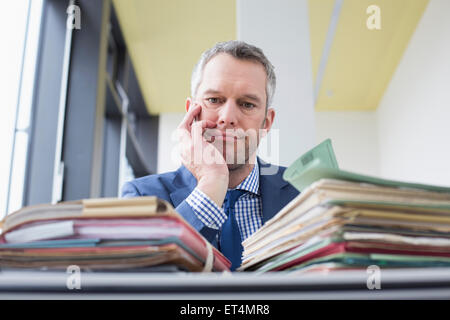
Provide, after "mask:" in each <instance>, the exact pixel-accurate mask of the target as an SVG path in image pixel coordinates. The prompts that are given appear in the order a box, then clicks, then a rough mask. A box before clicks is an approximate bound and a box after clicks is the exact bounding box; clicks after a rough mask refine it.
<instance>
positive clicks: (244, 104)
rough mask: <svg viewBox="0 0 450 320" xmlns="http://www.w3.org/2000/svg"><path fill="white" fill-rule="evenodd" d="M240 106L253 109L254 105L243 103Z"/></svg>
mask: <svg viewBox="0 0 450 320" xmlns="http://www.w3.org/2000/svg"><path fill="white" fill-rule="evenodd" d="M242 106H243V107H244V108H245V109H252V108H254V107H255V105H254V104H253V103H250V102H244V103H242Z"/></svg>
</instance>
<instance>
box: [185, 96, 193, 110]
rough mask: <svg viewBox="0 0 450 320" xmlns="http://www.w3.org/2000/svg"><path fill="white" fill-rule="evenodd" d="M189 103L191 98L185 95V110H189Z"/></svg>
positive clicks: (190, 103)
mask: <svg viewBox="0 0 450 320" xmlns="http://www.w3.org/2000/svg"><path fill="white" fill-rule="evenodd" d="M191 105H192V99H191V98H190V97H187V98H186V112H188V111H189V108H190V107H191Z"/></svg>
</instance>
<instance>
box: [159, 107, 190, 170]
mask: <svg viewBox="0 0 450 320" xmlns="http://www.w3.org/2000/svg"><path fill="white" fill-rule="evenodd" d="M184 115H185V113H161V114H160V115H159V127H158V169H157V171H158V172H157V173H162V172H167V171H173V170H176V169H177V168H178V167H179V166H180V164H181V161H180V158H179V157H178V153H177V149H176V148H177V141H176V139H175V138H176V137H174V132H175V130H176V128H177V127H178V125H179V124H180V122H181V120H182V119H183V117H184Z"/></svg>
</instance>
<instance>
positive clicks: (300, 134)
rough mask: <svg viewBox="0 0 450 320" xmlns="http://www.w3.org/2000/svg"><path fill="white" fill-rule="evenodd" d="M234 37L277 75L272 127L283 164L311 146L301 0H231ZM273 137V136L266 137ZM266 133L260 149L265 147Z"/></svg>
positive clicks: (311, 117)
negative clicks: (260, 55)
mask: <svg viewBox="0 0 450 320" xmlns="http://www.w3.org/2000/svg"><path fill="white" fill-rule="evenodd" d="M236 8H237V33H238V34H237V37H238V39H239V40H243V41H247V42H249V43H251V44H254V45H256V46H258V47H260V48H261V49H262V50H263V51H264V53H265V54H266V56H267V57H268V58H269V60H270V61H271V62H272V64H273V65H274V66H275V73H276V76H277V89H276V93H275V97H274V102H273V106H274V108H275V110H276V116H275V122H274V125H273V129H279V138H280V143H279V145H278V146H277V145H274V144H273V143H272V144H271V145H272V147H271V148H273V147H279V157H277V155H276V154H274V153H273V152H270V157H269V156H265V155H263V154H261V153H260V155H261V157H262V158H263V159H265V160H267V161H271V162H273V163H275V164H281V165H285V166H288V165H290V164H291V163H292V162H294V161H295V160H296V159H297V158H298V157H299V156H301V155H302V154H303V153H304V152H305V151H307V150H309V149H310V148H311V147H313V146H314V144H315V128H314V124H315V122H314V107H313V83H312V72H311V49H310V41H309V20H308V5H307V1H306V0H277V1H273V0H236ZM272 138H276V135H272ZM269 139H270V137H267V139H266V140H263V142H262V144H261V146H260V148H261V149H263V150H267V147H266V142H267V141H268V140H269Z"/></svg>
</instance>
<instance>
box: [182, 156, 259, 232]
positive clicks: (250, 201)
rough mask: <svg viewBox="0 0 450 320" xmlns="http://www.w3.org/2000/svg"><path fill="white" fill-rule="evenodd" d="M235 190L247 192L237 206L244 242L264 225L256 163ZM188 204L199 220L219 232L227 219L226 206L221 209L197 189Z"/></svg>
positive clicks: (237, 215) (236, 213)
mask: <svg viewBox="0 0 450 320" xmlns="http://www.w3.org/2000/svg"><path fill="white" fill-rule="evenodd" d="M235 189H240V190H245V191H247V192H246V193H244V194H243V195H242V196H241V197H240V198H239V199H238V200H237V201H236V204H235V207H234V209H235V215H236V220H237V223H238V226H239V230H240V232H241V239H242V241H244V240H245V239H247V238H248V237H249V236H250V235H252V234H253V233H254V232H255V231H256V230H258V229H259V228H260V227H261V225H262V204H261V195H260V193H259V167H258V162H257V161H256V163H255V165H254V167H253V170H252V171H251V172H250V174H249V175H248V176H247V178H245V180H244V181H242V182H241V183H240V184H239V185H238V186H237V187H236V188H235ZM186 202H187V203H188V204H189V205H190V206H191V207H192V210H193V211H194V213H195V215H196V216H197V218H198V219H199V220H200V221H201V222H202V223H204V224H205V225H206V226H207V227H209V228H212V229H216V230H219V229H221V227H222V224H223V223H224V222H225V220H226V219H227V214H226V213H225V211H224V204H223V205H222V207H221V208H219V207H218V206H217V204H216V203H215V202H214V201H212V200H211V199H210V198H209V197H208V196H207V195H206V194H205V193H203V192H202V191H200V190H199V189H198V188H195V189H194V190H193V191H192V193H191V194H190V195H189V197H187V198H186Z"/></svg>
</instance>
